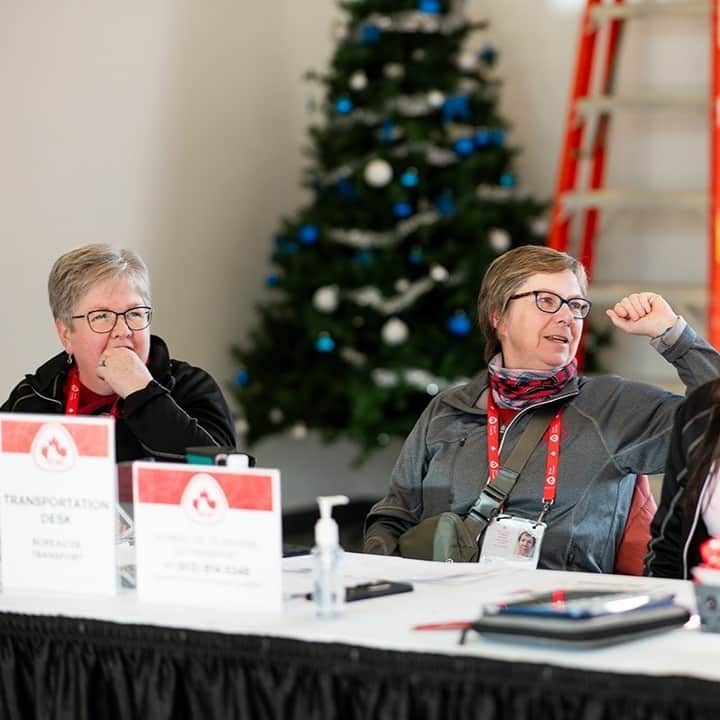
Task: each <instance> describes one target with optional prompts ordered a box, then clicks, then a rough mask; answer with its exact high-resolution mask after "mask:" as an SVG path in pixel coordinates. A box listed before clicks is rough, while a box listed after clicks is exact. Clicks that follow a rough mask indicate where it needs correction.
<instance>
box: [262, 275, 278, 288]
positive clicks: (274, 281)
mask: <svg viewBox="0 0 720 720" xmlns="http://www.w3.org/2000/svg"><path fill="white" fill-rule="evenodd" d="M265 284H266V285H267V286H268V287H277V286H278V285H279V284H280V277H279V276H278V275H276V274H275V273H270V275H268V276H267V277H266V278H265Z"/></svg>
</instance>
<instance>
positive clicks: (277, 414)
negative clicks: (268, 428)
mask: <svg viewBox="0 0 720 720" xmlns="http://www.w3.org/2000/svg"><path fill="white" fill-rule="evenodd" d="M268 417H269V418H270V422H271V423H273V424H274V425H279V424H280V423H281V422H282V421H283V420H284V419H285V413H284V412H283V411H282V410H281V409H280V408H272V410H270V412H269V413H268Z"/></svg>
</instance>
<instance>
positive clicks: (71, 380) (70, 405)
mask: <svg viewBox="0 0 720 720" xmlns="http://www.w3.org/2000/svg"><path fill="white" fill-rule="evenodd" d="M118 402H119V398H117V399H116V400H115V402H114V403H113V404H112V407H111V408H110V411H109V412H108V415H111V416H112V417H114V418H116V417H117V416H118ZM79 407H80V373H79V372H78V369H77V365H73V366H72V367H71V368H70V370H69V371H68V380H67V397H66V398H65V414H66V415H77V412H78V408H79Z"/></svg>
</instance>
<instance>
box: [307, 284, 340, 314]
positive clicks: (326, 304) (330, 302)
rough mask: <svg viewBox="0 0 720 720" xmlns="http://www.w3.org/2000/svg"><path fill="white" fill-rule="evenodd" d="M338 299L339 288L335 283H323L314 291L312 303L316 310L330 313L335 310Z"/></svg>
mask: <svg viewBox="0 0 720 720" xmlns="http://www.w3.org/2000/svg"><path fill="white" fill-rule="evenodd" d="M339 301H340V288H338V286H337V285H325V286H324V287H320V288H318V289H317V290H316V291H315V294H314V295H313V305H314V306H315V308H316V309H317V310H319V311H320V312H324V313H331V312H335V310H337V306H338V303H339Z"/></svg>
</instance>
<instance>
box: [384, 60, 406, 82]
mask: <svg viewBox="0 0 720 720" xmlns="http://www.w3.org/2000/svg"><path fill="white" fill-rule="evenodd" d="M383 73H384V75H385V77H387V78H390V79H391V80H399V79H400V78H401V77H402V76H403V75H405V68H404V67H403V66H402V65H401V64H400V63H388V64H387V65H386V66H385V67H384V68H383Z"/></svg>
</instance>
